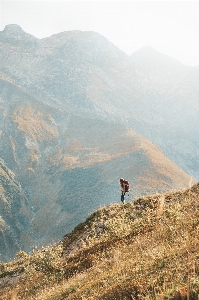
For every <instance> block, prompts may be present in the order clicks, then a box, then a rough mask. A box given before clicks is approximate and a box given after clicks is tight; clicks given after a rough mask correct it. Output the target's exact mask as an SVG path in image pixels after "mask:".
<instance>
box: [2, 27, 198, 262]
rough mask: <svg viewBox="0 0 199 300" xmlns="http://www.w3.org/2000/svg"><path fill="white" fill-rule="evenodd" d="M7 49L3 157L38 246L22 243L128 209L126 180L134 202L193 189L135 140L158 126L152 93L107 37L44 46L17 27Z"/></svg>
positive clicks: (70, 38) (7, 34) (76, 37)
mask: <svg viewBox="0 0 199 300" xmlns="http://www.w3.org/2000/svg"><path fill="white" fill-rule="evenodd" d="M0 43H1V48H0V49H1V50H0V59H1V62H2V64H1V69H0V157H1V158H2V159H3V160H4V162H5V164H6V166H7V168H9V169H10V170H12V172H13V173H14V174H15V180H16V181H17V182H18V184H19V186H20V187H21V190H22V191H23V192H24V195H25V198H24V199H27V203H26V202H24V203H25V204H24V205H23V209H24V211H25V209H26V210H27V211H26V213H25V215H26V222H27V223H28V226H26V230H27V232H28V235H29V240H28V239H27V238H26V236H24V239H23V236H20V238H21V240H20V241H21V244H20V245H25V246H26V247H28V248H30V246H31V245H46V244H48V243H51V242H52V241H55V240H59V239H60V238H61V237H62V236H63V235H64V234H65V233H66V232H68V231H69V230H72V229H73V227H74V226H75V225H76V224H78V223H79V222H80V221H82V220H84V219H85V217H87V215H88V214H89V213H90V212H91V211H93V210H95V209H97V208H98V207H99V206H100V205H104V204H109V203H110V202H115V201H120V189H119V184H118V181H119V178H120V177H125V178H128V179H129V181H130V182H131V187H132V191H131V195H130V196H129V199H131V198H134V197H137V196H140V195H145V194H147V193H150V194H151V193H155V192H164V191H167V190H171V189H178V188H184V187H188V186H189V185H190V184H191V180H192V178H191V176H190V175H188V174H186V173H185V172H183V171H182V170H181V169H180V168H179V167H177V166H176V165H175V164H174V163H173V162H171V161H170V160H169V159H168V158H167V157H166V156H165V155H164V154H163V153H162V152H161V150H160V149H159V148H157V147H156V146H155V145H154V144H152V143H151V142H149V140H147V139H146V138H144V137H143V136H141V135H138V134H137V133H136V131H137V129H138V128H140V130H141V129H142V128H144V127H146V125H147V126H148V127H147V128H148V130H149V131H150V130H151V128H153V120H150V121H149V119H148V118H149V117H150V115H151V113H150V110H149V108H150V103H149V101H148V102H147V95H149V94H150V95H152V94H153V89H152V87H151V89H150V90H149V92H148V91H147V92H146V91H144V92H143V90H142V86H143V83H144V82H145V81H143V80H145V79H143V75H141V76H140V74H138V72H137V71H136V68H135V67H133V63H132V62H131V61H130V59H129V57H128V56H127V55H126V54H124V53H123V52H121V51H120V50H119V49H117V48H116V47H115V46H114V45H112V44H111V43H110V42H109V41H107V40H106V39H105V38H104V37H102V36H100V35H98V34H97V33H93V32H80V31H74V32H65V33H61V34H58V35H54V36H52V37H50V38H46V39H43V40H38V39H36V38H34V37H32V36H31V35H28V34H26V33H25V32H24V31H23V30H22V29H21V28H20V27H18V26H8V27H6V28H5V30H4V31H3V32H1V33H0ZM143 95H144V96H143ZM146 116H148V118H146ZM133 125H134V126H135V128H136V130H135V131H134V126H133ZM155 125H156V122H155V123H154V126H155ZM192 182H194V180H193V181H192ZM10 185H11V183H10ZM22 194H23V193H22ZM22 198H23V197H22ZM127 199H128V198H127ZM2 201H3V198H2ZM23 201H25V200H23ZM4 214H5V212H4V211H2V212H1V215H2V218H3V219H2V220H3V221H2V224H5V225H2V226H4V227H5V228H8V226H10V228H13V230H14V228H15V223H16V220H15V217H14V215H13V217H11V218H10V219H9V222H10V223H9V225H6V224H7V223H6V222H7V221H6V220H5V217H4ZM6 226H7V227H6ZM21 231H22V229H21V227H20V230H19V232H21ZM18 236H19V235H18ZM18 236H15V237H14V240H15V243H16V241H18V240H19V237H18ZM21 247H22V246H21ZM4 250H5V247H4V248H3V249H2V251H3V253H4ZM26 250H27V249H26ZM12 251H13V252H12V253H13V254H14V253H15V252H16V251H17V247H14V248H13V250H12ZM5 259H7V256H5Z"/></svg>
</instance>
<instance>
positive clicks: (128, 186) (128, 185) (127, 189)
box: [123, 180, 130, 193]
mask: <svg viewBox="0 0 199 300" xmlns="http://www.w3.org/2000/svg"><path fill="white" fill-rule="evenodd" d="M123 182H124V184H125V193H127V192H129V191H130V183H129V181H128V180H124V181H123Z"/></svg>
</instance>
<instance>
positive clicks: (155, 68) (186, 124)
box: [131, 46, 199, 179]
mask: <svg viewBox="0 0 199 300" xmlns="http://www.w3.org/2000/svg"><path fill="white" fill-rule="evenodd" d="M131 62H132V63H133V66H134V68H135V69H136V70H137V72H138V73H139V74H140V75H142V76H143V79H144V80H143V82H142V91H144V90H145V91H147V92H148V97H147V100H146V101H147V102H148V101H149V102H150V109H149V111H150V114H149V116H148V121H149V120H150V121H152V124H151V123H149V126H138V127H136V128H135V127H134V130H135V131H136V132H137V133H139V134H142V135H144V136H145V137H147V138H148V139H150V140H151V141H152V142H153V143H155V144H156V145H158V146H159V147H160V148H161V149H162V150H163V151H164V153H165V154H166V155H167V156H168V157H169V158H170V159H171V160H172V161H174V162H175V163H176V164H177V165H178V166H179V167H181V168H182V169H183V170H184V171H185V172H188V173H189V174H191V175H192V176H194V177H195V178H197V179H198V167H199V161H198V155H199V152H198V149H199V143H198V135H199V132H198V121H197V116H198V113H199V105H198V95H199V88H198V87H199V86H198V81H199V67H190V66H186V65H184V64H182V63H180V62H178V61H177V60H175V59H173V58H171V57H169V56H167V55H164V54H162V53H159V52H158V51H156V50H155V49H153V48H152V47H148V46H146V47H143V48H141V49H140V50H138V51H136V52H135V53H133V54H132V55H131ZM146 123H147V119H146V120H145V121H144V122H143V124H145V125H146ZM163 137H164V138H163Z"/></svg>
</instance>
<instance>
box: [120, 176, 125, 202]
mask: <svg viewBox="0 0 199 300" xmlns="http://www.w3.org/2000/svg"><path fill="white" fill-rule="evenodd" d="M120 187H121V201H122V203H124V195H125V184H124V179H123V178H120Z"/></svg>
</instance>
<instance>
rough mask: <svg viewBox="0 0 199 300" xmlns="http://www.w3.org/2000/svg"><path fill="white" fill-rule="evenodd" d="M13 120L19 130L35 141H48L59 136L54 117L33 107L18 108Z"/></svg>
mask: <svg viewBox="0 0 199 300" xmlns="http://www.w3.org/2000/svg"><path fill="white" fill-rule="evenodd" d="M12 120H13V122H15V123H16V124H17V128H18V129H19V130H21V131H23V132H25V134H26V135H27V136H28V137H29V138H31V139H32V140H33V141H39V142H42V141H46V140H47V141H48V140H51V139H53V138H55V137H57V136H58V130H57V127H56V124H55V123H54V121H53V119H52V117H51V116H50V115H47V114H43V113H42V112H41V111H39V110H35V109H34V108H33V107H31V106H29V107H25V108H24V107H19V108H17V109H16V110H15V111H14V113H13V115H12Z"/></svg>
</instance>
